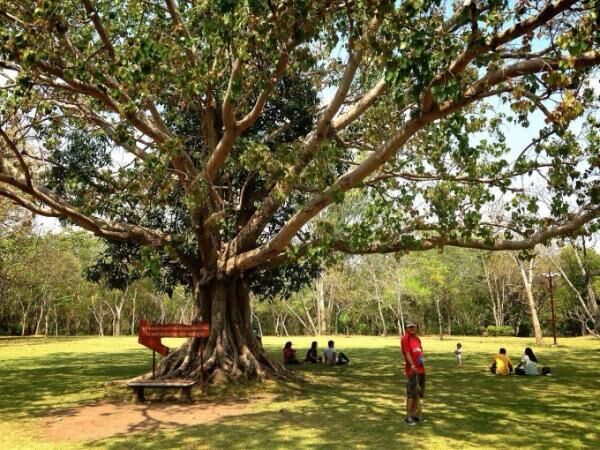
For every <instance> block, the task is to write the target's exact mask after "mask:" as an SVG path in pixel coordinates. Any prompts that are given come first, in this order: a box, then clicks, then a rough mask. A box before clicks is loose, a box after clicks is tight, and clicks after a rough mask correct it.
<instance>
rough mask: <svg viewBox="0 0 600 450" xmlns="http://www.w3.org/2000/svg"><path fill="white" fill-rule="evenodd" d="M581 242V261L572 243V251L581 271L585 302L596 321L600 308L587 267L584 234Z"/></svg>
mask: <svg viewBox="0 0 600 450" xmlns="http://www.w3.org/2000/svg"><path fill="white" fill-rule="evenodd" d="M581 243H582V248H583V258H584V260H583V261H582V260H581V257H580V256H579V252H578V251H577V246H576V245H573V244H572V247H573V253H574V254H575V259H576V260H577V265H578V266H579V270H580V271H581V275H582V276H583V279H584V282H585V289H586V294H587V300H588V302H587V303H588V309H589V310H590V312H591V313H592V315H593V317H594V319H595V320H594V322H595V323H596V322H597V321H598V320H599V319H600V317H599V316H600V314H599V313H600V310H599V306H598V301H597V299H596V293H595V292H594V285H593V277H592V276H591V274H590V268H589V264H588V258H587V248H586V245H585V236H582V237H581ZM596 324H597V323H596Z"/></svg>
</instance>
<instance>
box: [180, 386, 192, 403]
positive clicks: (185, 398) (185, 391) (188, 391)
mask: <svg viewBox="0 0 600 450" xmlns="http://www.w3.org/2000/svg"><path fill="white" fill-rule="evenodd" d="M180 400H181V401H182V402H185V403H192V387H191V386H189V387H184V388H181V397H180Z"/></svg>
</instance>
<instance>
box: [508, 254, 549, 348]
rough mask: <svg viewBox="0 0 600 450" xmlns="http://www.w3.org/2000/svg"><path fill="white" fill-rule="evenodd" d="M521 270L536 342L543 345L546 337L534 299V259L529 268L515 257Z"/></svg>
mask: <svg viewBox="0 0 600 450" xmlns="http://www.w3.org/2000/svg"><path fill="white" fill-rule="evenodd" d="M515 260H516V261H517V264H518V266H519V270H520V271H521V277H522V278H523V286H524V287H525V296H526V297H527V304H528V305H529V311H530V313H531V324H532V325H533V331H534V333H535V343H536V344H537V345H542V342H543V340H544V337H543V336H542V327H541V326H540V320H539V318H538V313H537V307H536V305H535V301H534V299H533V287H532V284H533V259H532V260H531V261H530V262H529V267H528V269H525V266H524V265H523V262H522V261H521V260H520V259H519V258H517V257H515ZM527 272H529V274H527Z"/></svg>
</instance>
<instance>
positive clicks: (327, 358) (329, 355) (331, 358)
mask: <svg viewBox="0 0 600 450" xmlns="http://www.w3.org/2000/svg"><path fill="white" fill-rule="evenodd" d="M323 363H325V364H329V365H330V366H342V365H344V364H350V359H349V358H348V357H347V356H346V355H345V354H344V352H339V353H338V352H337V351H336V349H335V342H333V341H329V342H328V343H327V348H326V349H325V351H324V352H323Z"/></svg>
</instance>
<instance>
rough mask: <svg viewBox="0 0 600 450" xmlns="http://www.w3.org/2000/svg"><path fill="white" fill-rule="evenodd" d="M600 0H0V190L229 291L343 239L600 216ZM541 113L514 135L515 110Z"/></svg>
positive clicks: (193, 280)
mask: <svg viewBox="0 0 600 450" xmlns="http://www.w3.org/2000/svg"><path fill="white" fill-rule="evenodd" d="M599 20H600V19H599V14H598V5H597V2H593V1H581V0H579V1H577V0H555V1H530V0H519V1H517V2H508V1H498V0H490V1H471V0H467V1H464V2H452V3H450V2H444V1H441V0H410V1H400V2H396V1H378V2H375V1H368V0H364V1H352V0H350V1H348V0H343V1H342V0H339V1H338V0H318V1H305V0H289V1H286V0H282V1H273V0H246V1H230V0H218V1H201V0H195V1H194V0H191V1H183V0H165V1H164V2H160V1H150V2H149V1H143V0H127V1H114V0H97V1H92V0H81V1H80V0H65V1H62V0H61V1H58V0H40V1H32V2H14V1H9V0H0V67H1V68H2V72H1V76H2V78H3V82H2V89H1V90H0V141H1V142H2V146H1V147H0V149H1V150H0V196H3V197H6V198H8V199H10V200H11V201H13V202H14V203H16V204H18V205H20V206H22V207H24V208H26V209H28V210H29V211H31V212H33V213H35V214H39V215H44V216H50V217H60V218H62V219H64V220H66V221H68V222H70V223H73V224H76V225H79V226H80V227H82V228H84V229H86V230H89V231H91V232H93V233H94V234H96V235H97V236H100V237H102V238H105V239H109V240H112V241H123V242H128V243H131V244H133V245H135V246H137V247H139V248H140V249H141V250H139V251H140V252H141V256H142V257H143V258H145V259H146V260H147V261H148V262H149V264H150V265H154V266H157V265H158V266H161V267H166V264H167V263H168V262H169V261H175V262H176V263H177V264H178V265H180V266H181V267H182V268H183V269H184V271H185V272H186V273H187V275H186V278H185V279H186V280H187V282H188V283H189V285H191V286H192V289H193V290H194V292H196V293H198V292H200V291H202V290H204V291H205V292H204V294H203V295H204V297H203V298H205V299H206V298H212V299H214V301H215V302H217V303H215V304H219V305H220V303H218V302H219V301H220V300H219V299H220V298H223V296H226V297H228V298H231V296H232V295H234V292H235V293H237V294H235V295H237V296H241V297H244V295H242V291H244V290H245V289H247V285H248V283H247V280H248V277H251V276H252V274H253V273H254V274H256V273H257V271H263V273H262V274H261V275H260V276H258V275H257V278H255V280H258V281H255V286H258V287H260V286H263V287H264V286H265V284H267V285H268V280H270V279H273V280H275V279H277V277H279V278H278V279H279V280H280V282H279V288H278V289H287V288H290V289H293V288H296V287H298V283H296V285H293V283H292V281H291V280H294V277H293V275H294V273H295V272H296V271H295V270H292V272H293V273H292V272H289V270H290V267H293V266H290V265H289V264H293V263H298V262H300V263H301V264H305V265H306V264H308V265H307V266H305V267H304V269H303V273H304V274H305V275H304V278H305V279H309V278H310V276H314V274H315V273H316V272H317V271H318V269H317V265H314V264H318V260H319V259H320V258H323V257H327V256H328V255H329V254H330V252H331V251H332V250H333V251H341V252H346V253H351V254H359V253H380V252H399V251H400V252H401V251H412V250H428V249H432V248H439V247H443V246H457V247H470V248H479V249H489V250H503V249H505V250H527V249H531V248H533V247H534V246H535V245H536V244H538V243H541V242H544V241H547V240H549V239H552V238H554V237H557V236H561V235H572V234H577V233H578V232H580V230H581V229H582V228H583V227H584V226H586V225H587V224H590V223H591V224H594V223H595V220H596V219H597V217H598V216H599V215H600V185H599V182H598V175H599V172H600V162H599V161H600V160H599V159H598V144H599V142H600V141H599V135H598V122H597V118H596V117H595V115H594V113H595V109H596V108H597V106H598V95H597V92H594V86H593V80H595V79H597V67H598V64H599V63H600V52H599V50H598V46H599V44H600V35H599V33H598V25H599ZM494 102H496V103H494ZM502 105H503V106H502ZM540 115H541V116H542V117H543V120H541V119H539V117H540ZM536 117H537V119H536ZM534 122H535V123H537V124H538V125H539V126H538V127H537V128H538V131H537V135H536V136H534V137H533V138H532V139H530V141H528V142H523V143H522V144H521V148H514V145H513V144H514V142H512V141H511V140H510V139H507V136H506V127H507V125H508V124H516V125H515V127H516V128H512V129H518V127H526V126H528V125H530V124H531V123H534ZM540 124H541V125H540ZM335 204H337V205H339V207H338V208H337V210H336V208H331V206H332V205H335ZM167 260H168V261H167ZM315 261H317V262H315ZM286 264H287V266H286ZM311 264H313V265H311ZM282 265H284V267H287V268H288V269H287V270H288V273H287V274H286V273H282V272H279V273H277V274H269V273H268V272H264V271H268V270H274V269H276V268H277V267H281V266H282ZM282 270H284V272H285V269H282ZM289 275H292V277H291V278H290V276H289ZM261 276H262V278H261ZM244 277H246V278H244ZM181 279H183V278H181ZM238 279H240V280H242V279H243V281H240V282H239V283H238V285H239V286H240V287H239V289H238V288H235V289H234V288H233V287H232V286H233V285H232V284H231V283H229V284H228V285H227V286H225V285H224V284H223V282H224V281H225V280H238ZM261 279H262V280H267V283H265V282H261V281H260V280H261ZM236 283H237V282H236ZM250 284H252V283H251V282H250ZM242 286H243V287H242ZM240 289H241V290H240ZM197 295H199V294H197ZM203 301H204V302H206V300H200V298H198V300H197V302H198V304H201V303H202V302H203ZM244 302H245V300H244V301H240V302H237V301H236V304H238V303H239V304H241V303H244ZM205 306H206V307H201V308H200V309H201V310H202V311H204V313H202V314H208V312H207V311H212V312H211V313H210V314H212V316H213V319H214V320H217V319H219V317H229V316H227V314H224V313H223V314H222V315H220V314H221V313H222V312H223V311H221V313H218V314H217V313H216V312H215V311H216V309H214V308H213V309H210V308H209V307H208V304H205ZM207 308H208V309H207ZM217 309H218V308H217ZM215 314H217V316H218V317H217V316H215ZM235 314H237V313H235ZM240 314H241V315H242V316H244V319H243V322H247V317H248V315H247V314H246V312H244V311H241V312H240ZM224 320H226V321H227V320H233V319H230V318H229V319H224ZM245 328H247V327H245ZM244 333H246V331H242V334H244ZM215 336H216V335H215ZM217 347H218V346H217ZM240 364H246V363H244V362H242V363H240Z"/></svg>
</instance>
